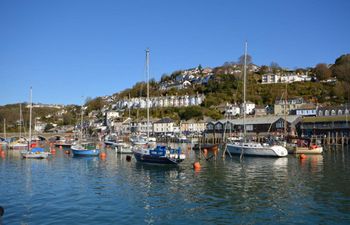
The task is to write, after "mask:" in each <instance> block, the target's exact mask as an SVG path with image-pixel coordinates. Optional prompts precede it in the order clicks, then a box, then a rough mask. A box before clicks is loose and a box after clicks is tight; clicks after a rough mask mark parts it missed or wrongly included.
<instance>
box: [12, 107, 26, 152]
mask: <svg viewBox="0 0 350 225" xmlns="http://www.w3.org/2000/svg"><path fill="white" fill-rule="evenodd" d="M23 124H24V123H23V114H22V104H19V137H18V139H15V140H11V142H10V144H9V147H10V149H12V150H28V141H27V140H26V139H25V138H24V137H22V125H23Z"/></svg>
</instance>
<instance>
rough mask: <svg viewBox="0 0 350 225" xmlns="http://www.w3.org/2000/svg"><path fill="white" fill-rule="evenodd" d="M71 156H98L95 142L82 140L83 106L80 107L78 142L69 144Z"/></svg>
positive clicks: (98, 152)
mask: <svg viewBox="0 0 350 225" xmlns="http://www.w3.org/2000/svg"><path fill="white" fill-rule="evenodd" d="M71 151H72V154H73V156H98V155H99V154H100V150H99V149H98V148H97V147H96V144H95V143H92V142H83V107H81V120H80V137H79V139H78V142H77V143H76V144H74V145H72V146H71Z"/></svg>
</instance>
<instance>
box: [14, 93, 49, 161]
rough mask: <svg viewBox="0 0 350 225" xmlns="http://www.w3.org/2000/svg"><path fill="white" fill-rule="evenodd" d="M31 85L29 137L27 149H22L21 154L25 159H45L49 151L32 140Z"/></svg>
mask: <svg viewBox="0 0 350 225" xmlns="http://www.w3.org/2000/svg"><path fill="white" fill-rule="evenodd" d="M32 108H33V107H32V87H30V105H29V137H28V150H26V151H22V152H21V155H22V157H23V158H25V159H46V158H47V157H48V156H49V155H50V153H49V152H45V150H44V148H40V147H37V146H36V144H35V143H31V142H32Z"/></svg>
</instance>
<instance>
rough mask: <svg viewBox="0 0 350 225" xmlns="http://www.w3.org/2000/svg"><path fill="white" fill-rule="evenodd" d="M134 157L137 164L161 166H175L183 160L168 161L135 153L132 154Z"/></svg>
mask: <svg viewBox="0 0 350 225" xmlns="http://www.w3.org/2000/svg"><path fill="white" fill-rule="evenodd" d="M134 156H135V158H136V160H137V161H138V162H143V163H150V164H163V165H177V164H178V163H180V162H182V161H183V160H181V161H180V160H176V159H169V158H167V157H158V156H152V155H143V154H140V153H137V152H134Z"/></svg>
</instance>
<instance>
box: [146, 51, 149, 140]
mask: <svg viewBox="0 0 350 225" xmlns="http://www.w3.org/2000/svg"><path fill="white" fill-rule="evenodd" d="M146 76H147V100H146V102H147V103H146V104H147V127H146V129H147V142H148V140H149V48H147V49H146Z"/></svg>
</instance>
